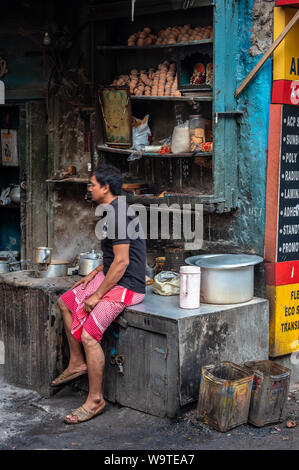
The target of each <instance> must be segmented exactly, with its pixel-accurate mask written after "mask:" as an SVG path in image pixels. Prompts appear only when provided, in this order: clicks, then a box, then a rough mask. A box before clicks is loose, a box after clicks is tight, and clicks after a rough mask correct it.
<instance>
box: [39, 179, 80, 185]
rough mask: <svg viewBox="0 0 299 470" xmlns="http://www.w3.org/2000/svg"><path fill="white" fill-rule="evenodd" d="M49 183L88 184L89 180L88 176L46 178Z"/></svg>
mask: <svg viewBox="0 0 299 470" xmlns="http://www.w3.org/2000/svg"><path fill="white" fill-rule="evenodd" d="M46 182H47V183H81V184H87V183H88V182H89V179H88V178H64V179H61V180H55V179H48V180H46Z"/></svg>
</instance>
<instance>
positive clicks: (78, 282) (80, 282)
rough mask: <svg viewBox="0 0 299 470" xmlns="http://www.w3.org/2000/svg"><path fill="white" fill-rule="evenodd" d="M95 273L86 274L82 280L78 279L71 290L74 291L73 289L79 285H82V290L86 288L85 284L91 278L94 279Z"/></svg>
mask: <svg viewBox="0 0 299 470" xmlns="http://www.w3.org/2000/svg"><path fill="white" fill-rule="evenodd" d="M95 275H96V273H93V272H91V273H89V274H87V276H84V277H83V278H82V279H80V281H77V282H75V284H74V285H73V287H72V289H75V287H77V286H80V284H82V289H85V287H86V286H87V284H88V283H89V282H90V281H92V280H93V278H94V277H95Z"/></svg>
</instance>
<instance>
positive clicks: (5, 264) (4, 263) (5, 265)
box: [0, 258, 9, 274]
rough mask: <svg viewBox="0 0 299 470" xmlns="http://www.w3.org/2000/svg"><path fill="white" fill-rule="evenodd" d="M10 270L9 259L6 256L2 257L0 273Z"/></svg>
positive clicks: (0, 259)
mask: <svg viewBox="0 0 299 470" xmlns="http://www.w3.org/2000/svg"><path fill="white" fill-rule="evenodd" d="M8 272H9V261H8V259H6V258H0V274H3V273H8Z"/></svg>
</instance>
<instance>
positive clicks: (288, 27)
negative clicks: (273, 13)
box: [234, 10, 299, 98]
mask: <svg viewBox="0 0 299 470" xmlns="http://www.w3.org/2000/svg"><path fill="white" fill-rule="evenodd" d="M298 19H299V10H298V11H297V13H296V14H295V15H294V16H293V18H292V19H291V21H290V22H289V23H288V24H287V25H286V27H285V28H284V30H283V31H282V32H281V33H280V35H279V36H278V38H276V39H275V41H274V42H273V44H272V45H271V46H270V47H269V49H268V50H267V52H266V53H265V54H264V55H263V57H262V58H261V60H260V61H259V62H258V63H257V64H256V66H255V67H254V68H253V69H252V70H251V72H250V73H249V74H248V75H247V77H246V78H245V80H244V81H243V82H242V83H241V85H240V86H239V87H238V88H237V89H236V91H235V93H234V96H235V98H237V97H238V96H239V94H240V93H241V92H242V91H243V90H244V88H245V87H246V86H247V85H248V83H249V82H250V81H251V80H252V79H253V77H254V76H255V74H256V73H257V72H258V71H259V69H260V68H261V67H262V65H263V64H264V63H265V62H266V60H267V59H268V58H269V57H270V55H271V54H272V53H273V52H274V50H275V49H276V47H277V46H279V44H280V43H281V41H282V40H283V39H284V38H285V36H286V35H287V34H288V32H289V31H290V29H291V28H292V27H293V26H294V24H295V23H297V21H298Z"/></svg>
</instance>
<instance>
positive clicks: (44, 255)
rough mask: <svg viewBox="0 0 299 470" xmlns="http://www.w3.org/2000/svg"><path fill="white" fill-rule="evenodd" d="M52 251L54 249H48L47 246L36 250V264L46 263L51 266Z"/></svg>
mask: <svg viewBox="0 0 299 470" xmlns="http://www.w3.org/2000/svg"><path fill="white" fill-rule="evenodd" d="M52 251H53V248H48V247H46V246H39V247H37V248H35V259H34V261H35V262H36V263H40V264H42V263H45V264H50V263H51V257H52Z"/></svg>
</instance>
